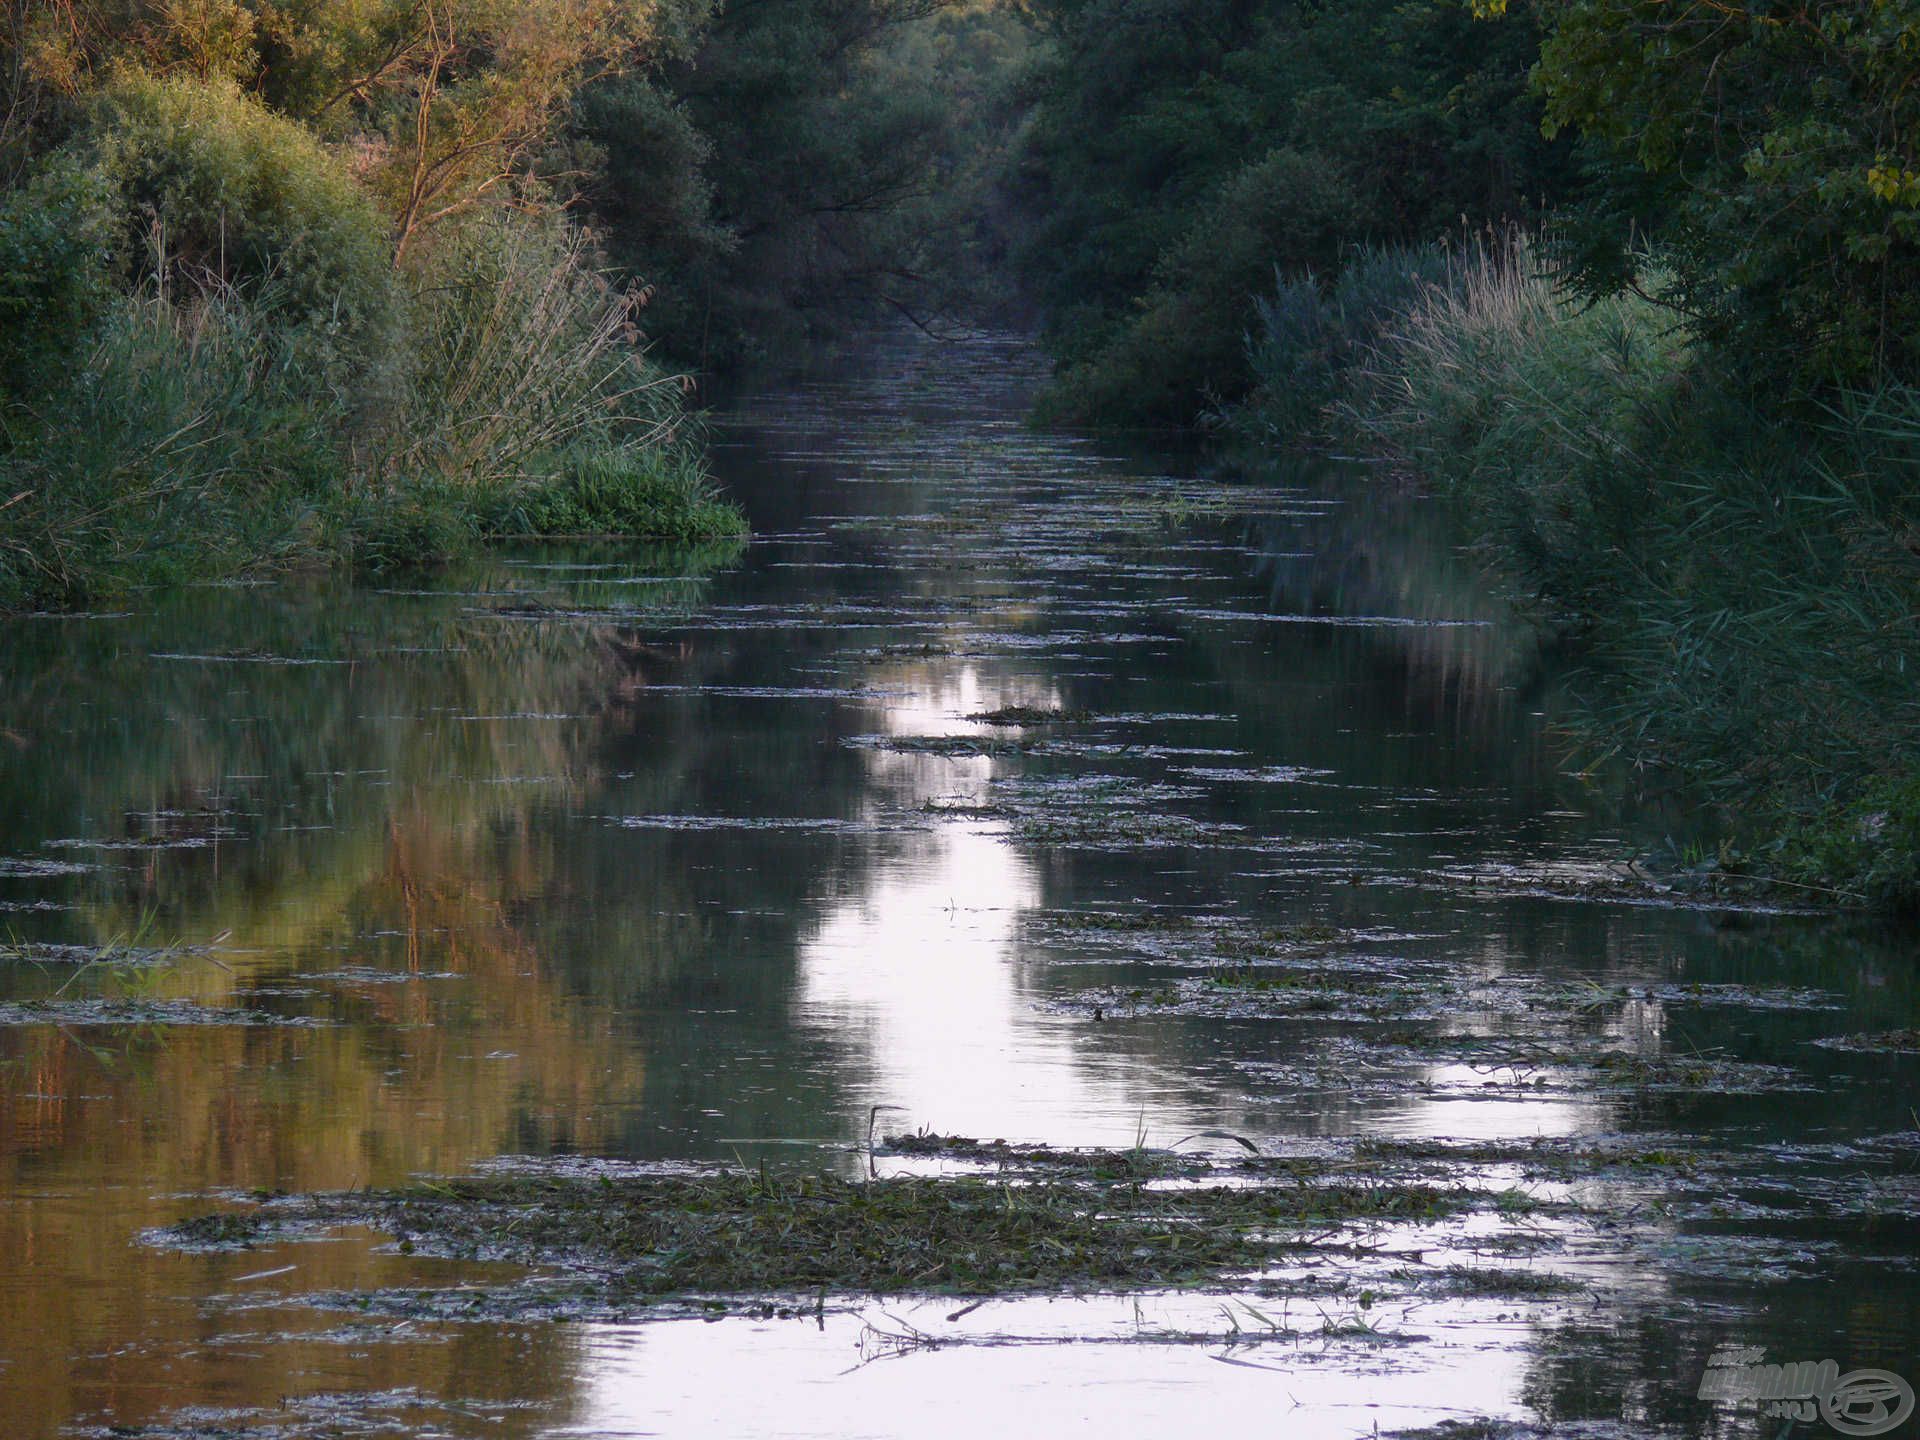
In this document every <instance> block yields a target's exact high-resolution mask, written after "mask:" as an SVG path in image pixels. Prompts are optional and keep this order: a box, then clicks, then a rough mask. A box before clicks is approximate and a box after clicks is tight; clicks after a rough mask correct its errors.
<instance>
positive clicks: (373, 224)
mask: <svg viewBox="0 0 1920 1440" xmlns="http://www.w3.org/2000/svg"><path fill="white" fill-rule="evenodd" d="M74 153H75V154H76V155H78V156H80V157H82V158H83V159H84V161H85V163H86V164H88V165H89V166H91V167H93V168H95V169H97V170H98V171H99V173H100V174H101V175H102V176H104V177H105V180H106V183H107V185H108V186H109V187H110V189H111V192H112V194H113V197H114V199H113V204H114V210H115V213H116V216H117V221H118V225H119V228H120V234H119V236H118V237H117V239H118V254H119V258H120V263H121V265H122V267H123V270H124V272H125V273H127V274H130V275H131V274H137V275H147V274H154V275H157V277H158V279H159V283H160V285H161V287H162V289H163V290H166V291H179V290H180V289H181V288H182V287H184V286H192V285H203V284H206V283H208V282H209V281H211V282H215V283H218V284H234V285H239V286H242V287H246V288H250V289H251V290H253V291H254V292H255V293H257V294H259V295H261V296H263V297H266V296H270V297H271V299H272V302H273V304H274V305H275V307H276V308H279V309H282V310H284V311H285V313H286V314H287V316H288V317H289V319H290V320H291V321H292V322H293V323H295V324H299V325H304V326H321V327H325V328H326V329H328V330H330V331H331V332H333V333H334V334H336V335H337V336H339V337H340V338H341V340H342V341H344V342H346V343H348V344H352V345H359V344H363V343H365V342H366V341H367V340H368V338H369V336H370V335H372V334H373V333H375V332H376V331H377V330H378V329H379V327H380V326H381V325H382V324H384V323H385V321H386V320H387V319H388V316H389V307H390V296H391V289H390V285H389V283H388V278H387V274H388V266H387V254H388V251H387V244H386V238H385V226H384V224H383V223H382V221H381V219H380V216H379V214H378V213H377V212H376V211H375V209H374V207H373V206H372V204H371V203H370V202H369V200H368V199H367V197H366V195H365V193H364V192H363V191H361V189H360V188H359V187H358V186H357V185H356V184H355V183H354V181H353V178H352V177H351V176H350V175H349V174H348V172H347V169H346V166H345V165H344V164H343V163H342V162H341V161H339V160H338V159H336V158H335V157H334V156H333V155H332V154H330V153H329V152H328V151H327V150H326V149H325V148H324V147H323V146H322V145H321V144H320V143H319V142H318V141H317V140H316V139H315V138H314V137H313V136H312V134H310V133H309V132H308V131H306V130H305V129H303V128H302V127H301V126H299V125H297V124H295V123H294V122H292V121H290V120H285V119H282V118H280V117H279V116H276V115H273V114H271V113H270V112H269V111H267V110H266V109H265V108H263V107H262V106H261V105H260V104H259V103H258V102H257V101H254V100H252V99H250V98H249V97H247V96H245V95H243V94H241V93H240V91H239V90H238V89H236V88H235V87H234V86H233V84H232V83H231V82H229V81H225V80H212V81H199V80H194V79H190V78H187V77H185V76H175V77H171V78H165V79H159V78H155V77H153V76H149V75H144V74H140V73H137V72H131V71H128V72H123V73H121V74H120V75H118V76H117V77H116V78H115V79H114V81H113V82H112V83H111V84H109V85H107V86H106V87H105V88H104V89H102V90H101V91H100V92H99V93H98V94H97V95H96V96H95V97H94V98H93V101H92V103H91V105H90V106H89V109H88V114H87V119H86V123H85V125H84V128H83V130H82V132H81V134H80V136H79V137H78V138H77V140H76V141H75V142H74Z"/></svg>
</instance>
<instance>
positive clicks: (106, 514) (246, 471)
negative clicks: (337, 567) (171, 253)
mask: <svg viewBox="0 0 1920 1440" xmlns="http://www.w3.org/2000/svg"><path fill="white" fill-rule="evenodd" d="M344 419H345V416H344V414H343V413H342V411H341V410H340V408H339V406H338V405H337V403H335V402H333V401H332V400H331V398H330V394H329V391H328V390H327V388H326V387H325V386H324V385H322V384H319V383H317V381H316V377H315V376H314V374H313V373H312V369H311V362H310V360H309V359H308V358H307V357H306V356H305V355H304V354H303V353H302V347H301V345H300V343H299V340H298V337H296V336H290V335H289V334H287V332H286V331H285V330H284V329H283V328H282V327H281V326H280V325H279V324H278V322H277V320H276V319H275V318H274V317H273V316H272V315H270V314H268V313H264V312H263V310H262V308H261V307H260V306H258V305H257V304H254V303H251V302H249V301H248V300H247V299H245V298H244V297H242V296H240V295H238V294H236V293H234V292H231V291H228V292H223V293H218V294H214V295H208V296H197V297H196V298H195V300H194V302H193V304H192V305H191V306H188V307H181V306H177V305H175V304H173V303H172V302H170V301H168V300H166V299H163V298H161V297H160V295H159V294H158V293H157V292H156V291H149V292H147V293H145V294H142V295H140V296H136V297H134V298H131V299H128V300H124V301H121V302H119V303H118V304H117V305H116V306H115V307H114V308H113V310H112V311H111V313H110V314H109V315H108V317H107V319H106V320H105V322H104V324H103V327H102V329H101V332H100V335H99V338H98V340H97V341H96V342H94V344H93V346H92V349H91V352H90V353H89V354H88V355H87V356H86V358H85V364H84V365H82V366H80V367H76V368H74V369H72V370H71V371H70V372H69V374H68V378H67V379H66V380H65V382H64V383H62V384H60V385H59V386H57V387H56V388H55V389H54V390H52V391H51V392H50V393H48V394H47V395H46V396H45V397H44V398H43V399H42V400H41V401H40V403H38V404H36V405H35V407H34V413H33V417H32V418H31V419H30V420H29V421H27V422H26V423H24V424H23V425H22V426H21V427H20V428H21V433H20V435H19V436H18V437H17V440H16V443H15V445H14V447H13V448H12V450H11V451H10V452H9V453H7V454H6V455H5V456H4V457H0V490H4V491H5V493H6V495H7V496H8V497H11V498H10V503H8V504H6V505H5V507H4V508H0V609H17V608H21V607H23V606H36V605H65V604H79V603H84V602H86V601H87V600H90V599H93V598H97V597H99V596H102V595H110V594H113V593H116V592H119V591H123V590H125V589H128V588H133V587H142V586H154V585H168V584H177V583H180V582H182V581H186V580H194V579H213V578H219V577H222V576H227V575H233V574H236V573H241V572H243V571H245V570H247V569H249V568H251V567H253V566H255V565H260V564H271V563H274V562H275V561H276V560H278V559H280V558H283V557H285V556H287V555H289V554H290V553H292V552H293V551H295V550H297V549H298V548H299V547H300V544H301V538H300V532H301V528H302V526H303V525H304V524H305V520H304V519H303V517H304V516H305V514H306V512H307V510H308V509H309V507H310V506H311V505H312V503H313V502H314V501H315V499H316V498H318V497H319V496H321V495H322V494H323V493H324V491H325V490H326V489H327V488H328V487H329V486H330V485H331V484H332V483H333V482H334V480H335V479H336V477H337V474H338V460H337V456H338V432H339V427H340V426H341V425H342V423H343V421H344Z"/></svg>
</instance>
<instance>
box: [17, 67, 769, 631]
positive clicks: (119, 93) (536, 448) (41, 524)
mask: <svg viewBox="0 0 1920 1440" xmlns="http://www.w3.org/2000/svg"><path fill="white" fill-rule="evenodd" d="M70 128H71V131H72V133H71V134H70V135H69V136H68V138H67V139H66V140H65V142H64V143H63V144H61V145H59V146H58V147H57V148H52V149H50V150H49V151H48V152H47V153H46V154H44V155H40V156H37V157H36V158H35V159H34V162H33V164H32V165H30V166H28V167H27V168H26V169H25V170H24V171H23V172H22V177H21V178H20V179H19V181H18V183H16V184H13V185H11V186H10V187H8V188H6V189H5V190H4V192H3V193H0V317H3V318H4V319H5V321H6V324H5V327H4V330H3V331H0V611H9V610H11V611H18V610H28V609H40V608H55V609H58V608H72V607H77V606H83V605H87V604H91V603H94V602H98V601H100V600H103V599H109V598H112V597H114V596H117V595H120V594H123V593H126V592H129V591H134V590H142V589H162V588H166V587H168V586H173V585H179V584H183V583H192V582H209V581H222V580H230V579H234V578H239V577H249V576H256V575H259V574H262V573H272V572H277V571H285V570H287V569H289V568H292V567H296V566H312V565H337V566H342V567H346V568H349V569H352V570H355V571H360V572H366V571H379V570H384V569H391V568H395V567H398V566H408V565H411V566H425V565H434V564H439V563H443V562H445V561H447V560H449V559H452V558H455V557H456V556H458V555H460V554H461V553H463V552H465V551H468V550H471V549H473V548H474V547H476V546H478V545H481V544H484V543H486V542H488V541H492V540H496V539H507V538H525V537H536V536H552V535H558V534H583V533H593V534H603V535H612V534H618V535H623V536H636V537H645V538H650V539H672V540H710V539H715V538H722V537H732V536H738V535H740V534H741V533H743V531H744V529H745V522H744V520H743V518H742V516H741V514H740V512H739V511H738V510H737V509H736V508H735V507H733V506H730V505H728V504H725V503H724V502H722V501H721V500H720V499H719V497H718V494H717V487H716V486H715V485H714V483H713V481H712V479H711V477H710V475H709V474H708V472H707V470H706V468H705V464H704V460H703V458H702V452H701V449H700V443H699V437H698V434H697V430H696V427H694V426H693V425H692V424H691V422H690V419H689V417H688V415H687V413H686V410H685V406H684V400H683V395H684V390H685V378H684V377H683V376H680V375H677V374H674V373H671V372H669V371H667V370H666V369H664V368H663V367H661V366H660V365H659V364H658V363H656V361H655V360H654V359H653V358H652V356H651V355H650V354H649V353H648V350H647V346H646V342H645V337H644V335H643V333H642V331H641V330H640V328H639V324H638V321H639V318H640V312H641V310H642V308H643V305H644V301H645V292H643V291H640V290H638V289H636V288H634V287H632V286H630V285H626V284H623V283H619V282H617V281H616V280H615V279H611V278H609V276H608V275H607V274H606V273H604V261H603V260H602V259H601V257H600V253H599V251H598V249H597V247H596V244H595V242H594V241H593V240H592V239H591V238H590V237H589V236H588V235H587V234H585V233H584V232H583V231H582V230H581V229H580V228H579V227H578V226H577V225H576V224H575V223H574V222H573V221H572V220H571V219H570V218H569V217H567V216H566V215H565V214H564V213H563V212H562V211H561V210H559V209H558V208H557V207H552V206H533V205H521V206H517V207H507V206H499V207H479V206H472V207H459V208H456V209H454V210H452V211H449V213H448V214H447V216H446V217H445V219H444V221H443V223H441V224H440V225H438V226H437V227H436V228H435V229H434V230H433V231H432V233H431V234H428V235H409V236H406V237H403V238H404V239H407V240H409V241H410V243H405V244H402V243H401V242H400V241H396V239H395V237H394V222H393V219H392V217H391V216H390V215H388V214H387V213H386V212H385V211H384V210H383V209H382V208H381V205H380V204H379V203H378V197H377V196H376V195H375V193H374V192H373V191H372V190H370V189H369V188H368V186H367V185H366V184H364V183H363V179H364V177H363V176H362V175H361V174H360V173H359V172H357V171H356V170H355V169H354V166H353V164H352V163H351V161H350V158H349V157H348V156H346V155H344V154H343V153H342V152H341V151H340V150H338V149H337V148H336V147H332V146H329V145H328V144H326V143H324V142H323V141H322V139H321V138H320V136H318V135H317V134H316V133H315V132H314V131H313V130H312V129H311V127H307V126H303V125H302V124H300V123H298V122H296V121H295V120H292V119H290V118H288V117H286V116H284V115H280V114H276V113H274V112H273V111H271V110H269V109H268V108H267V107H266V106H264V105H263V104H261V103H260V102H259V101H258V99H257V98H256V97H253V96H250V95H247V94H245V93H243V92H242V91H240V90H239V89H238V88H236V87H235V86H233V85H232V84H228V83H225V82H214V81H200V80H194V79H189V78H186V77H184V76H180V75H169V76H165V77H160V76H152V75H146V74H142V73H139V72H136V71H126V72H124V73H122V72H116V73H115V75H114V77H113V78H112V79H110V80H109V81H107V82H106V83H104V84H103V85H102V86H101V87H100V88H99V89H98V91H97V93H93V94H92V95H91V96H90V98H89V100H88V102H87V105H86V106H85V108H84V112H83V113H82V114H81V115H80V117H79V118H78V119H77V120H75V122H74V123H73V124H72V126H71V127H70Z"/></svg>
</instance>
